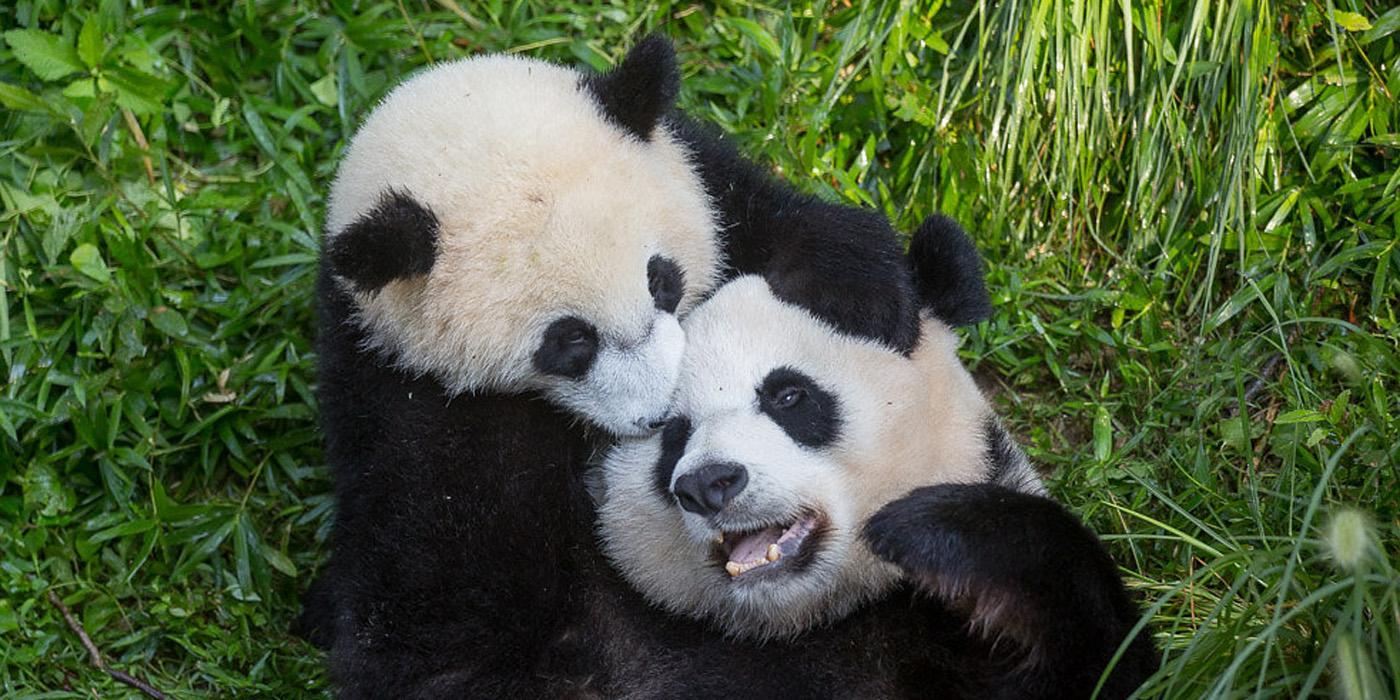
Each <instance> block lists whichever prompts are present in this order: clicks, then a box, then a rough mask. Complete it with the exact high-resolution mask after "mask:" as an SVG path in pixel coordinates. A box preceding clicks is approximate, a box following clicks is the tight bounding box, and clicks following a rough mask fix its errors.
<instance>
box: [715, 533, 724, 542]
mask: <svg viewBox="0 0 1400 700" xmlns="http://www.w3.org/2000/svg"><path fill="white" fill-rule="evenodd" d="M715 544H724V530H720V531H719V532H718V533H716V534H715Z"/></svg>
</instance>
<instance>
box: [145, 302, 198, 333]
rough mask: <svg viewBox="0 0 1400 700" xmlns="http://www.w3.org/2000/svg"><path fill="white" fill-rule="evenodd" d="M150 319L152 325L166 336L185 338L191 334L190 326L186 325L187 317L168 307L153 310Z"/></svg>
mask: <svg viewBox="0 0 1400 700" xmlns="http://www.w3.org/2000/svg"><path fill="white" fill-rule="evenodd" d="M150 319H151V325H153V326H155V327H156V328H157V329H159V330H160V332H162V333H164V334H166V335H170V336H174V337H176V338H183V337H185V336H186V335H187V334H189V332H190V326H189V324H188V323H185V317H184V316H181V315H180V312H179V311H176V310H174V309H172V308H170V307H167V306H158V307H156V308H155V309H154V310H152V311H151V316H150Z"/></svg>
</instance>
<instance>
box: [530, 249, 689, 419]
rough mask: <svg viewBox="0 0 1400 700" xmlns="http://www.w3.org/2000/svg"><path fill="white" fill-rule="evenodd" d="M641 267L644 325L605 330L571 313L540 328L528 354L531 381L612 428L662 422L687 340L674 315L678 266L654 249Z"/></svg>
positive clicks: (680, 285)
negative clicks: (645, 304)
mask: <svg viewBox="0 0 1400 700" xmlns="http://www.w3.org/2000/svg"><path fill="white" fill-rule="evenodd" d="M646 270H647V293H648V294H649V297H648V298H647V301H649V302H650V310H649V312H648V311H643V312H640V313H639V314H638V317H639V318H641V319H642V323H643V324H645V325H644V326H643V327H641V328H637V327H636V326H637V324H632V326H633V327H631V328H625V329H624V330H623V331H622V332H620V333H607V332H602V331H600V330H599V326H598V325H595V324H594V323H592V322H590V321H589V320H588V319H586V318H583V317H580V316H578V315H575V314H568V315H565V316H561V317H559V318H557V319H555V320H554V321H552V322H551V323H550V324H549V325H548V326H547V327H546V328H545V330H544V333H543V334H542V336H541V339H540V343H539V345H538V346H537V347H536V348H535V352H534V354H533V355H532V356H531V364H532V366H533V369H534V372H535V375H536V376H535V377H534V378H533V380H532V383H533V384H534V385H535V386H537V387H538V388H540V389H541V390H543V392H544V393H545V395H546V396H549V397H550V398H552V399H553V400H554V401H555V402H556V403H558V404H559V405H561V406H564V407H565V408H568V409H570V410H572V411H574V412H575V413H578V414H580V415H583V416H586V417H589V418H590V419H592V420H593V422H595V423H597V424H598V425H601V426H602V427H603V428H605V429H607V430H608V431H609V432H612V433H614V434H616V435H646V434H650V433H653V432H655V431H656V430H658V429H660V428H661V426H662V425H663V424H664V423H665V417H666V414H667V412H668V411H669V409H670V402H671V393H672V388H673V387H674V386H675V382H676V377H677V375H678V374H679V371H680V362H681V352H682V350H683V349H684V347H685V333H684V332H683V331H682V330H681V326H680V323H679V322H677V320H676V308H677V306H678V305H679V303H680V300H681V298H682V297H683V296H684V294H685V291H684V275H683V273H682V272H681V270H680V267H679V266H678V265H677V264H676V263H675V261H673V260H671V259H670V258H668V257H665V256H662V255H653V256H651V258H650V260H648V261H647V266H646ZM633 296H634V297H635V296H636V295H635V294H634V295H633Z"/></svg>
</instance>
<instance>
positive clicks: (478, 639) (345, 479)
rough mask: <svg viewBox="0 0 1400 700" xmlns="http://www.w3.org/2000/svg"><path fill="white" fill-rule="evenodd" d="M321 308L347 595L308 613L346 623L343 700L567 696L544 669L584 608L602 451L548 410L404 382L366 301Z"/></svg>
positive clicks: (337, 532) (331, 569)
mask: <svg viewBox="0 0 1400 700" xmlns="http://www.w3.org/2000/svg"><path fill="white" fill-rule="evenodd" d="M319 299H320V316H321V324H320V327H321V336H320V338H319V340H318V351H319V362H320V365H319V367H318V373H319V377H320V384H319V387H318V399H319V404H320V407H321V413H322V427H323V430H324V431H325V436H326V457H327V460H328V461H329V463H330V465H331V470H332V476H333V478H334V484H335V491H336V504H337V510H336V519H335V528H334V530H333V533H332V556H331V561H330V564H329V566H328V569H327V571H326V573H325V577H326V578H327V579H329V580H330V581H331V582H332V583H331V584H317V586H320V587H321V588H320V590H321V591H322V594H323V595H322V596H321V600H322V601H324V599H325V598H326V597H330V598H331V599H333V600H334V602H335V604H336V606H337V608H338V609H337V611H335V612H327V611H324V610H322V611H320V612H319V613H317V612H314V611H313V610H310V609H309V610H308V613H309V614H310V616H311V617H312V618H317V619H319V620H321V621H322V622H324V621H325V620H327V619H330V620H333V623H332V624H333V626H334V629H335V633H334V635H333V637H334V640H333V643H332V647H331V651H330V663H331V676H332V679H333V680H334V681H335V683H336V685H337V686H338V687H339V688H340V695H341V697H347V698H383V697H434V696H437V693H438V691H439V690H441V691H443V692H449V691H450V690H451V689H453V688H466V687H471V688H473V689H474V691H473V692H474V693H476V694H478V695H480V696H492V695H496V692H495V691H496V690H498V689H499V690H502V691H504V690H505V689H509V688H513V687H515V686H514V684H515V683H516V682H517V681H518V682H521V683H526V685H525V686H524V687H528V688H531V689H532V690H537V691H538V692H540V693H543V694H553V693H554V691H555V690H556V689H557V688H559V687H560V686H557V685H555V679H553V678H552V677H545V676H541V677H540V678H535V676H534V673H535V666H536V664H544V663H545V660H547V659H549V658H552V656H553V654H554V653H555V652H554V647H555V643H556V641H557V640H556V639H555V635H556V634H557V631H558V630H560V629H562V628H564V627H565V626H567V624H568V615H569V614H570V612H569V611H570V610H571V609H572V608H571V606H572V605H573V603H574V599H573V595H574V590H575V582H576V581H577V575H576V573H575V569H574V567H572V566H571V565H570V563H569V562H570V556H571V555H570V552H571V551H572V550H574V549H576V548H578V547H580V546H584V545H585V544H586V543H588V540H589V533H590V529H591V528H590V526H589V524H588V523H589V520H588V517H589V516H587V515H586V512H587V509H586V504H587V498H586V497H585V496H584V495H583V493H582V492H581V489H582V486H581V482H580V480H579V479H578V478H577V476H578V471H577V469H578V467H579V465H581V464H583V463H584V461H585V459H586V457H587V456H588V455H589V454H590V452H591V450H592V447H591V445H589V444H588V443H587V442H586V441H585V440H584V439H583V438H582V437H581V436H580V433H579V431H578V430H577V429H576V428H575V427H574V423H575V421H574V418H573V417H571V416H569V415H567V414H565V413H562V412H561V411H559V410H557V409H555V408H553V407H551V406H550V405H549V404H547V403H545V402H543V401H540V400H537V399H535V398H533V397H528V396H501V395H476V396H472V397H456V398H454V397H451V396H450V395H449V394H448V393H447V392H446V391H445V390H444V388H443V387H442V386H441V385H440V384H439V383H437V382H436V381H434V380H432V379H431V378H428V377H422V376H415V375H413V374H411V373H405V372H402V371H400V370H397V369H395V368H393V367H392V365H391V364H390V363H389V362H387V361H385V360H383V359H381V358H380V357H379V356H378V355H376V354H375V353H373V352H370V351H365V350H363V349H362V348H363V346H364V340H365V338H364V337H363V331H361V330H360V329H359V328H358V327H357V326H356V325H355V324H352V323H347V322H346V319H347V318H348V317H349V315H350V314H351V313H352V304H353V302H352V301H351V300H350V299H349V298H348V296H347V295H346V294H345V293H344V292H343V291H342V290H341V289H340V288H339V287H337V286H336V285H335V284H333V283H332V282H330V281H329V280H328V279H327V277H326V276H325V275H322V278H321V280H320V284H319ZM327 585H329V586H330V587H331V590H333V595H331V596H325V595H324V593H325V590H326V589H325V588H324V587H325V586H327ZM310 621H311V620H308V622H310ZM502 669H508V671H506V672H503V671H502ZM540 673H541V674H546V675H547V673H548V671H547V670H541V671H540ZM503 676H504V677H503ZM538 696H540V697H542V696H543V695H538Z"/></svg>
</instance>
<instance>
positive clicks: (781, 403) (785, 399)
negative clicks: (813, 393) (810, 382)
mask: <svg viewBox="0 0 1400 700" xmlns="http://www.w3.org/2000/svg"><path fill="white" fill-rule="evenodd" d="M806 397H807V392H806V391H805V390H803V389H802V388H801V387H795V386H790V387H788V388H786V389H783V390H782V391H779V392H778V393H777V394H776V395H775V396H774V397H773V407H774V408H781V409H789V408H792V407H793V406H796V405H797V404H799V403H801V402H802V399H804V398H806Z"/></svg>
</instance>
